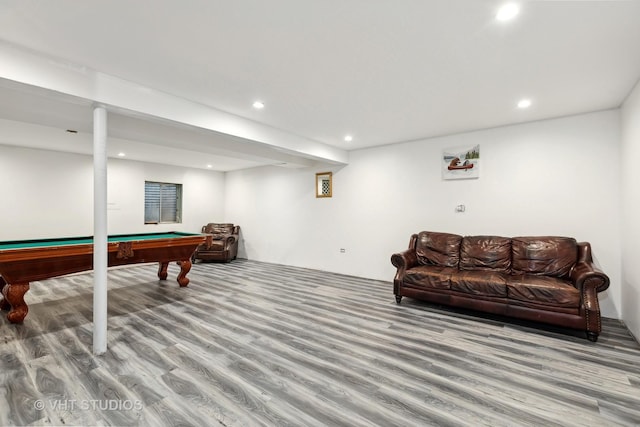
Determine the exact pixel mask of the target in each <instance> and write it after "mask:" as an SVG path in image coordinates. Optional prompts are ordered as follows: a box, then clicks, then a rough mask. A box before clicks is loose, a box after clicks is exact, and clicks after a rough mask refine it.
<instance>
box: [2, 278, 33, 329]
mask: <svg viewBox="0 0 640 427" xmlns="http://www.w3.org/2000/svg"><path fill="white" fill-rule="evenodd" d="M28 290H29V282H27V283H13V284H7V285H5V286H4V287H3V288H2V295H4V299H5V301H7V302H8V303H9V304H10V305H11V310H9V313H8V314H7V319H8V320H9V322H11V323H22V321H23V320H24V318H25V317H27V313H28V312H29V307H28V306H27V304H26V303H25V302H24V294H26V293H27V291H28Z"/></svg>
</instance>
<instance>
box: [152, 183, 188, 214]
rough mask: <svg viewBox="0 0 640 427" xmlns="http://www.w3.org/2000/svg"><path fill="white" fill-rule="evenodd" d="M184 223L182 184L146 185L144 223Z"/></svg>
mask: <svg viewBox="0 0 640 427" xmlns="http://www.w3.org/2000/svg"><path fill="white" fill-rule="evenodd" d="M163 222H182V184H167V183H165V182H151V181H145V183H144V223H145V224H159V223H163Z"/></svg>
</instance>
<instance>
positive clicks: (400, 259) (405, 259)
mask: <svg viewBox="0 0 640 427" xmlns="http://www.w3.org/2000/svg"><path fill="white" fill-rule="evenodd" d="M391 264H393V266H394V267H396V268H397V269H398V270H400V269H402V270H407V269H409V268H411V267H415V266H416V265H418V257H417V256H416V251H415V249H407V250H406V251H404V252H399V253H397V254H393V255H391Z"/></svg>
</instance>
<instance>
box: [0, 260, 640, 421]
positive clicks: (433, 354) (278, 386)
mask: <svg viewBox="0 0 640 427" xmlns="http://www.w3.org/2000/svg"><path fill="white" fill-rule="evenodd" d="M177 272H178V268H177V267H176V266H175V265H172V266H171V267H170V271H169V273H170V276H169V280H167V281H166V282H159V281H158V280H157V278H156V276H155V273H156V267H155V266H153V265H139V266H133V267H127V268H119V269H112V270H110V271H109V334H108V347H109V350H108V352H107V353H106V354H105V355H103V356H99V357H96V356H93V355H92V335H91V334H92V323H91V319H92V312H91V310H92V309H91V305H92V293H91V292H92V289H91V286H92V275H91V274H90V273H86V274H78V275H72V276H66V277H61V278H57V279H51V280H47V281H42V282H35V283H32V287H31V290H30V291H29V292H28V293H27V295H26V300H27V302H28V303H29V306H30V312H29V315H28V316H27V318H26V320H25V323H24V324H23V325H13V324H10V323H9V322H8V321H7V320H6V318H5V312H3V313H2V317H1V318H0V425H65V426H69V425H80V426H90V425H117V426H131V425H140V426H198V427H201V426H263V425H264V426H287V425H289V426H403V427H406V426H431V425H433V426H482V425H485V426H615V425H624V426H631V425H640V346H639V345H638V343H637V342H635V341H634V340H633V338H632V337H631V335H630V334H629V332H628V331H627V329H626V328H625V327H624V325H622V324H621V323H620V322H619V321H617V320H613V319H605V320H604V325H603V329H604V330H603V332H602V335H601V336H600V339H599V341H598V342H597V343H592V342H590V341H588V340H587V339H585V338H584V336H582V335H580V334H575V333H570V332H567V331H559V330H553V329H550V328H535V327H532V326H531V325H527V324H523V323H515V322H504V321H502V319H498V318H486V317H484V318H483V317H477V316H472V315H471V314H470V313H468V312H456V311H451V310H446V309H443V308H439V307H436V306H433V305H428V304H425V303H422V302H419V301H415V300H411V299H408V298H404V299H403V302H402V304H401V305H396V303H395V301H394V298H393V295H392V284H391V281H390V280H391V278H390V280H389V281H388V282H383V281H375V280H369V279H362V278H356V277H350V276H344V275H339V274H332V273H326V272H322V271H315V270H308V269H303V268H296V267H290V266H282V265H274V264H267V263H259V262H254V261H247V260H236V261H234V262H232V263H230V264H195V265H194V266H193V268H192V270H191V272H190V273H189V276H188V277H189V278H190V279H191V283H190V284H189V286H188V287H187V288H179V287H178V285H177V283H176V282H175V276H176V274H177Z"/></svg>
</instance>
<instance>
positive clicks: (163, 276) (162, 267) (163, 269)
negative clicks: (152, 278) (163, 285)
mask: <svg viewBox="0 0 640 427" xmlns="http://www.w3.org/2000/svg"><path fill="white" fill-rule="evenodd" d="M158 264H159V265H158V279H160V280H167V275H168V273H167V268H168V267H169V262H168V261H167V262H164V261H161V262H159V263H158Z"/></svg>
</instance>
